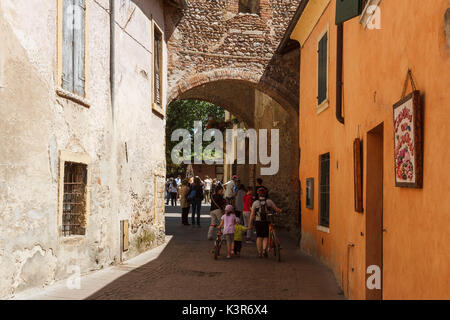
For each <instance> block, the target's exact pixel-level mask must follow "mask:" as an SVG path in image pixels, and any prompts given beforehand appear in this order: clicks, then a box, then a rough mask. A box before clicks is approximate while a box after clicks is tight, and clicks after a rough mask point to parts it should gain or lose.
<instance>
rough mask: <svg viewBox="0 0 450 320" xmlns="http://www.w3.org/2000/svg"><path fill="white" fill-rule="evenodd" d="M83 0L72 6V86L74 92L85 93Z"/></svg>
mask: <svg viewBox="0 0 450 320" xmlns="http://www.w3.org/2000/svg"><path fill="white" fill-rule="evenodd" d="M85 15H86V5H85V0H75V6H74V28H73V30H74V32H73V38H74V44H73V55H74V59H73V74H74V75H73V87H74V92H75V93H76V94H79V95H81V96H84V95H85V72H84V71H85V60H84V58H85Z"/></svg>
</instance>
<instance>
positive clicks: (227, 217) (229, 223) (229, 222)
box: [218, 204, 236, 259]
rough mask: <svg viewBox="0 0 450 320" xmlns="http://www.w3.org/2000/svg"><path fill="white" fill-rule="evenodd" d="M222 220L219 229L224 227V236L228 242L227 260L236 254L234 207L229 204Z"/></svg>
mask: <svg viewBox="0 0 450 320" xmlns="http://www.w3.org/2000/svg"><path fill="white" fill-rule="evenodd" d="M221 220H222V221H221V222H220V225H219V227H218V228H219V229H221V228H222V227H223V236H224V237H225V240H226V241H227V250H228V251H227V252H228V255H227V259H230V258H231V255H232V254H234V252H233V249H232V247H233V241H234V224H235V223H236V216H235V214H234V208H233V206H232V205H230V204H229V205H227V206H226V207H225V214H224V215H223V216H222V218H221Z"/></svg>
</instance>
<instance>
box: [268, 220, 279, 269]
mask: <svg viewBox="0 0 450 320" xmlns="http://www.w3.org/2000/svg"><path fill="white" fill-rule="evenodd" d="M275 217H277V215H276V214H268V215H267V220H268V221H269V243H268V246H269V251H270V250H271V249H273V254H274V256H275V258H277V259H278V262H281V252H280V249H281V244H280V239H279V238H278V236H277V233H276V230H275V228H276V222H275Z"/></svg>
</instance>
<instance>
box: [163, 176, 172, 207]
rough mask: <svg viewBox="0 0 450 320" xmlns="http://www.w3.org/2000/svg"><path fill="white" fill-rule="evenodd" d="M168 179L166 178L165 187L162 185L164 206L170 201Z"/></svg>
mask: <svg viewBox="0 0 450 320" xmlns="http://www.w3.org/2000/svg"><path fill="white" fill-rule="evenodd" d="M170 183H171V181H170V179H167V181H166V184H165V187H164V192H165V196H166V206H168V205H169V201H170Z"/></svg>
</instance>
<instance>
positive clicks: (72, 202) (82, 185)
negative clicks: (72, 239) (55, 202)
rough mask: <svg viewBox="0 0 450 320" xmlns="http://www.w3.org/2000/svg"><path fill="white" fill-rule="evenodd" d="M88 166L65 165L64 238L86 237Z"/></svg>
mask: <svg viewBox="0 0 450 320" xmlns="http://www.w3.org/2000/svg"><path fill="white" fill-rule="evenodd" d="M86 184H87V165H86V164H82V163H74V162H65V163H64V196H63V215H62V234H63V236H72V235H85V234H86V228H85V220H86Z"/></svg>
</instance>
